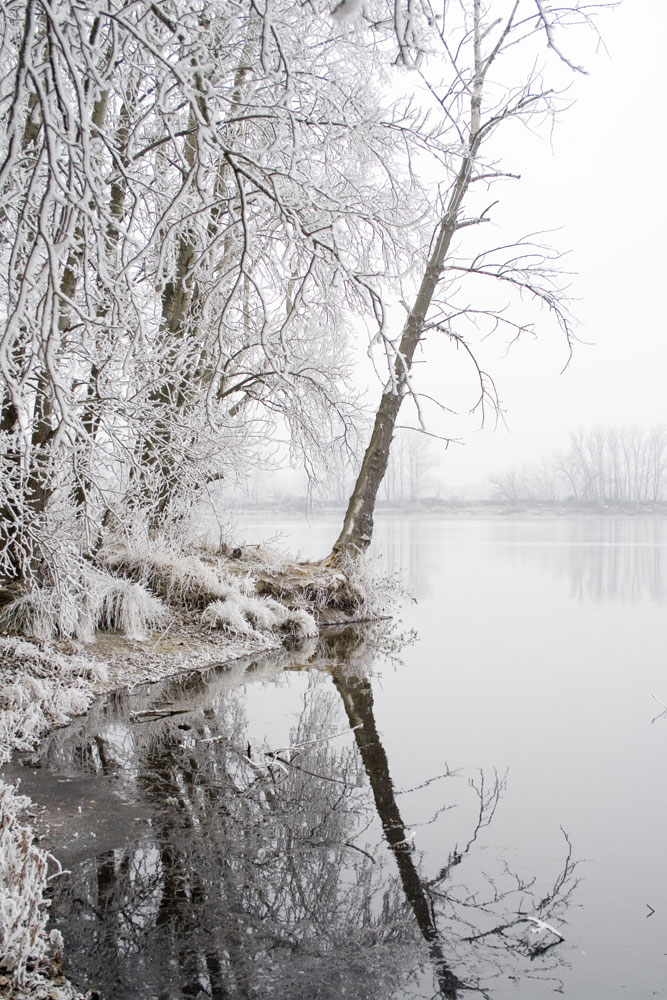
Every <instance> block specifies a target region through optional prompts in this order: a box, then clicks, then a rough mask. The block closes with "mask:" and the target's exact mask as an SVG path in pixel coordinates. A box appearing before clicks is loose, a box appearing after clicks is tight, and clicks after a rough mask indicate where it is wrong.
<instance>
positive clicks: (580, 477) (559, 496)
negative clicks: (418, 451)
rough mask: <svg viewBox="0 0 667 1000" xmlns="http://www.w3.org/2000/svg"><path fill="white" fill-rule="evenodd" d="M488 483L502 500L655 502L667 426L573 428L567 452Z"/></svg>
mask: <svg viewBox="0 0 667 1000" xmlns="http://www.w3.org/2000/svg"><path fill="white" fill-rule="evenodd" d="M490 482H491V485H492V487H493V495H492V499H493V500H496V501H498V502H501V503H510V504H524V503H558V502H561V501H563V500H569V501H574V502H576V503H581V504H624V503H632V504H636V503H658V502H660V501H662V500H665V499H667V488H666V487H667V428H666V427H663V426H659V427H653V428H651V429H649V430H642V429H641V428H638V427H593V428H591V429H589V430H584V429H579V430H576V431H572V432H571V433H570V440H569V447H568V448H567V449H566V450H565V451H562V452H557V453H554V454H553V455H551V456H548V457H545V458H543V459H542V461H541V462H537V463H534V464H532V465H525V466H522V467H521V468H515V469H511V470H510V471H508V472H505V473H502V474H500V475H495V476H492V477H491V479H490Z"/></svg>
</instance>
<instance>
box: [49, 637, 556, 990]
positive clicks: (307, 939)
mask: <svg viewBox="0 0 667 1000" xmlns="http://www.w3.org/2000/svg"><path fill="white" fill-rule="evenodd" d="M374 648H375V647H374V644H373V642H372V640H371V639H370V638H369V635H368V631H365V632H363V631H361V630H354V629H346V630H344V631H343V632H342V633H339V634H338V635H337V636H333V637H331V639H330V640H329V641H328V643H320V644H319V646H318V648H317V649H316V650H315V651H314V652H312V653H311V655H309V656H306V655H304V654H303V653H302V654H301V655H299V654H298V653H295V654H293V656H292V658H291V661H289V662H287V663H286V664H280V663H278V664H277V665H276V667H275V669H281V667H282V666H287V667H288V668H289V667H291V668H292V669H304V668H305V667H308V668H311V674H310V675H309V681H308V687H307V692H306V696H305V697H304V698H303V708H302V711H301V712H300V715H299V717H298V721H297V723H296V725H295V727H294V729H293V731H292V733H291V735H290V746H289V747H284V748H282V749H274V750H272V751H268V750H259V749H258V748H257V747H255V746H253V745H252V739H251V736H250V728H249V724H248V719H247V718H246V711H245V698H244V694H245V693H244V691H243V690H241V689H240V687H238V686H236V687H235V686H234V684H233V683H228V684H227V685H225V684H222V683H221V682H220V681H219V680H218V681H216V680H215V679H213V681H211V682H208V683H207V681H206V679H202V678H199V679H197V678H194V679H191V680H190V682H189V684H188V686H187V687H181V688H178V687H177V686H175V685H172V686H171V687H169V686H167V687H165V688H164V689H163V691H162V695H161V698H162V701H161V703H160V704H162V705H172V706H173V705H174V704H177V706H178V708H179V709H180V711H179V712H178V714H175V713H174V711H172V710H170V709H168V708H166V709H165V708H163V707H160V704H158V705H157V706H154V707H153V708H152V709H151V710H150V714H149V710H144V711H142V712H139V713H136V712H135V719H134V721H130V720H129V719H128V718H127V717H124V716H123V715H122V714H119V712H121V713H122V711H123V709H124V706H122V705H119V704H116V705H115V706H114V713H112V716H113V717H107V718H106V720H104V719H103V720H101V721H100V719H99V718H98V720H97V727H98V729H97V731H94V729H89V730H88V731H86V730H85V729H84V727H83V726H82V725H81V724H79V725H78V727H76V726H75V727H71V728H70V730H69V731H68V730H64V731H62V732H61V733H59V734H56V735H55V736H54V737H53V738H52V740H51V741H50V743H48V744H47V746H46V748H45V753H46V756H47V759H48V760H50V761H51V763H53V761H59V763H60V765H61V766H62V764H63V763H64V762H67V764H68V767H70V768H71V767H72V766H74V764H75V763H76V762H78V764H79V766H81V765H82V764H83V765H85V766H87V767H88V768H89V769H90V768H91V767H93V768H95V769H97V770H99V771H100V772H102V771H108V768H109V767H114V768H116V769H118V768H120V769H121V771H122V772H123V773H124V775H125V776H126V778H127V776H128V775H129V776H130V778H129V779H128V780H126V781H125V783H120V784H119V787H120V788H122V794H123V795H124V796H125V797H126V798H127V797H128V795H131V796H132V797H133V798H134V799H135V800H136V801H137V802H139V801H141V802H143V803H144V807H146V806H147V809H148V813H149V819H148V822H147V826H146V828H145V831H144V833H143V835H142V836H141V837H140V838H139V839H138V840H137V841H135V842H133V843H131V844H130V845H127V846H124V847H117V848H115V849H114V850H110V851H107V852H105V853H103V854H101V855H99V856H98V857H97V858H95V859H94V860H93V861H87V862H85V863H83V864H80V865H79V866H78V867H75V868H74V870H73V873H72V874H71V875H68V876H64V877H62V878H59V879H56V880H55V882H54V894H53V901H52V913H53V919H54V923H55V924H56V926H58V927H60V928H61V930H62V931H63V933H64V935H65V939H66V955H67V956H68V960H69V963H70V967H69V970H68V971H69V973H70V975H71V976H72V977H73V978H74V980H75V981H76V982H77V983H78V984H80V985H82V986H86V987H87V988H89V987H91V986H93V987H96V988H98V989H99V990H100V991H101V993H102V995H103V996H104V997H106V998H108V1000H111V998H113V1000H125V998H128V1000H129V998H133V1000H148V998H156V1000H179V998H190V997H192V998H202V1000H203V998H204V997H211V998H215V1000H222V998H234V1000H236V998H253V1000H256V998H257V1000H259V998H270V997H280V998H283V1000H290V998H293V1000H301V998H303V1000H328V998H331V1000H333V998H340V997H344V996H354V997H355V998H369V1000H371V998H378V1000H380V998H382V1000H387V998H390V997H408V996H440V997H446V998H452V997H458V996H459V995H461V993H462V991H465V992H467V991H470V990H477V991H479V992H480V993H482V994H483V995H489V994H488V991H489V988H490V985H489V984H490V983H492V981H493V979H494V977H498V976H503V975H510V976H517V975H520V974H528V975H530V976H533V975H536V974H538V975H544V974H549V972H550V970H551V969H553V966H554V965H555V964H556V960H557V958H558V949H556V950H555V951H554V946H555V944H556V943H557V942H558V938H557V937H556V936H555V935H553V934H552V933H551V932H550V931H549V930H548V929H545V927H544V923H546V921H547V920H548V919H555V918H556V916H557V913H558V910H559V907H560V908H562V907H563V906H564V905H565V903H566V902H567V899H568V897H569V894H570V892H571V891H572V888H573V886H574V884H575V880H574V879H573V878H572V871H573V865H572V863H571V862H570V860H569V857H568V861H567V862H566V864H565V866H564V869H563V871H562V872H561V873H560V875H559V877H558V879H557V881H556V883H555V885H554V886H553V887H552V888H551V889H549V890H548V891H546V892H545V891H542V892H541V893H537V891H536V889H535V888H534V886H533V884H532V883H527V882H526V881H524V880H521V879H520V878H519V877H518V876H516V875H513V874H512V873H511V872H509V870H507V869H504V868H503V866H502V864H501V865H499V868H498V872H497V873H496V874H495V875H494V876H492V881H489V882H486V881H485V880H482V881H481V882H480V883H479V884H478V885H477V886H476V887H475V886H474V885H473V886H472V887H468V888H466V887H464V886H463V884H462V882H461V881H460V880H455V879H454V875H455V874H456V875H457V876H458V875H459V873H460V872H461V870H462V869H464V868H465V867H466V864H465V863H469V862H470V858H471V856H472V854H473V848H474V846H475V843H476V840H477V837H478V834H479V833H480V832H481V831H482V830H483V829H484V827H485V826H486V825H488V823H489V822H490V820H491V818H492V816H493V813H494V810H495V806H496V804H497V802H498V798H499V796H500V794H501V792H502V786H503V783H502V781H499V780H498V779H496V780H495V781H493V782H491V787H490V789H487V788H486V787H485V786H484V785H481V784H478V785H477V786H476V787H475V790H474V794H476V795H477V798H478V818H477V822H476V823H473V829H472V830H471V831H470V837H469V839H468V842H466V844H465V845H464V846H462V847H457V846H456V845H455V844H452V845H451V849H450V851H449V853H448V854H447V856H446V857H443V858H441V859H439V860H438V864H439V865H440V867H439V868H437V871H436V874H435V875H432V876H431V877H426V876H425V875H424V874H422V870H423V869H424V863H423V860H424V859H422V858H421V856H420V855H419V854H418V852H417V851H415V850H414V849H413V846H412V844H411V842H410V838H409V836H408V833H407V827H406V823H405V822H404V820H403V817H402V815H401V812H400V810H399V807H398V804H397V796H396V794H395V792H394V789H393V785H392V782H391V777H390V772H389V765H388V759H387V755H386V753H385V750H384V748H383V746H382V743H381V740H380V737H379V734H378V730H377V726H376V723H375V718H374V706H373V693H372V687H371V683H370V680H369V678H368V676H367V674H366V673H365V671H367V665H368V663H369V661H370V659H371V657H372V652H373V649H374ZM272 659H273V661H275V659H276V657H275V655H274V656H273V658H272ZM254 666H255V673H256V674H258V675H261V674H262V671H263V670H264V669H265V668H266V665H263V664H262V663H258V664H255V665H254ZM313 668H317V669H313ZM249 669H250V668H248V669H247V670H246V671H245V672H244V673H243V674H242V675H240V676H241V677H242V678H243V680H244V681H246V682H247V681H248V679H249V672H248V670H249ZM274 672H275V670H274ZM332 680H333V684H332V683H331V681H332ZM158 700H159V699H158ZM125 710H126V709H125ZM346 723H349V727H350V729H351V732H350V731H349V730H348V731H347V733H345V732H343V734H342V735H339V734H341V731H342V730H346V729H347V726H346ZM95 724H96V723H95V720H94V719H92V720H90V725H91V726H92V727H95ZM352 734H353V735H352ZM445 777H446V776H443V781H444V779H445ZM451 787H452V786H451V783H448V782H447V781H445V784H444V786H443V784H442V783H440V782H434V783H433V785H432V788H433V789H434V790H435V789H439V792H438V793H437V795H436V800H434V801H436V806H435V808H436V809H439V808H440V807H441V806H443V804H444V802H443V800H444V799H445V797H446V794H445V790H447V793H448V792H449V789H450V788H451ZM387 845H388V847H389V850H387ZM464 862H465V863H464ZM485 863H487V864H488V858H485ZM436 867H437V866H436ZM471 867H472V866H471ZM397 871H398V876H397ZM473 881H478V882H479V878H478V876H477V874H475V875H474V878H473ZM540 921H541V922H542V924H540V923H539V922H540ZM533 931H538V933H536V934H534V933H532V932H533ZM420 942H421V943H420Z"/></svg>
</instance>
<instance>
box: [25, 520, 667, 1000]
mask: <svg viewBox="0 0 667 1000" xmlns="http://www.w3.org/2000/svg"><path fill="white" fill-rule="evenodd" d="M241 527H242V534H245V535H246V537H247V538H248V540H249V541H257V540H261V539H262V538H269V537H273V536H275V535H276V533H277V532H280V533H281V538H280V541H279V543H278V544H279V545H283V546H284V547H285V548H286V549H292V550H294V549H299V550H300V551H301V554H302V556H303V557H305V558H310V557H318V556H321V555H323V554H324V553H325V552H326V551H327V549H328V546H329V545H330V543H331V541H332V539H333V538H334V536H335V533H336V530H337V528H338V520H337V519H335V520H334V519H331V520H329V519H322V520H319V521H314V522H311V523H308V524H307V523H304V522H303V521H297V520H290V521H284V522H277V521H275V520H273V521H271V522H268V521H262V520H260V519H255V520H254V521H252V522H250V521H249V522H248V523H247V524H244V525H242V526H241ZM375 551H376V556H377V559H378V561H379V564H380V565H381V566H382V567H384V568H386V569H387V570H388V571H390V570H397V571H399V572H400V574H401V576H402V579H403V581H404V583H405V584H406V586H408V587H409V588H410V589H411V590H412V591H413V593H414V596H415V598H416V603H412V602H410V601H408V602H406V604H405V606H404V608H403V612H402V615H401V621H400V622H397V623H395V624H394V627H393V630H391V631H390V633H389V634H385V633H384V632H383V631H382V630H379V631H378V630H375V629H371V630H370V631H369V630H368V629H359V628H357V629H349V630H346V631H345V630H344V631H338V632H333V633H332V634H331V635H329V636H328V637H326V638H325V639H324V640H323V641H321V642H319V643H312V644H310V645H309V646H308V647H307V648H304V649H301V650H293V651H285V652H284V653H279V654H276V653H271V654H267V655H265V656H263V657H255V658H254V659H252V660H246V661H242V662H240V663H237V664H235V665H233V666H232V667H231V668H228V669H225V670H219V671H211V672H210V673H209V674H207V675H206V676H205V677H195V678H191V679H186V680H179V681H172V682H164V683H163V684H161V685H159V686H154V687H153V688H142V689H137V690H136V691H135V692H133V693H132V694H131V695H130V694H127V693H126V694H121V695H116V696H114V697H113V698H110V699H107V700H105V701H103V702H100V703H99V704H98V705H97V706H96V707H95V709H94V711H93V713H92V714H91V715H90V716H89V717H88V718H87V719H86V720H79V721H78V722H75V723H74V724H73V725H72V726H70V727H68V729H65V730H61V731H59V732H57V733H55V734H53V735H52V737H51V738H50V739H49V740H48V741H46V743H45V744H44V746H43V747H42V748H41V751H40V753H39V754H38V755H36V756H35V757H34V758H33V759H32V761H31V762H30V763H29V765H27V766H26V767H24V769H23V774H24V779H25V780H24V785H23V787H24V788H25V790H26V791H27V792H28V793H29V794H32V795H33V796H34V797H35V798H37V799H38V800H39V799H40V798H41V799H42V800H44V801H48V802H49V808H50V810H51V812H52V813H53V815H54V816H57V815H60V816H61V820H62V834H61V837H60V843H59V844H56V845H55V848H54V849H55V853H56V854H57V855H58V856H59V857H60V858H61V860H62V862H63V865H64V866H65V867H66V868H68V869H70V870H71V874H66V875H62V876H59V877H58V878H56V879H54V880H53V883H52V884H53V886H54V889H53V903H52V907H53V918H54V922H55V924H56V925H57V926H59V927H61V928H62V930H63V933H64V934H65V939H66V955H67V960H68V962H69V969H68V971H69V974H70V975H71V976H72V978H73V979H74V980H75V982H76V983H77V984H79V985H80V986H83V987H86V988H92V987H94V988H96V989H99V990H100V992H101V995H102V996H103V997H105V998H108V1000H112V998H113V1000H131V998H132V1000H181V998H186V997H196V998H202V1000H203V998H204V997H213V998H216V1000H222V998H234V1000H236V998H253V1000H255V998H257V1000H259V998H264V997H266V998H273V997H275V998H278V997H280V998H282V1000H297V998H299V1000H301V998H303V1000H318V998H322V1000H324V998H327V1000H329V998H331V1000H333V998H339V997H348V996H349V997H355V998H356V1000H358V998H366V997H367V998H377V1000H385V998H387V1000H390V998H391V1000H408V998H417V997H420V998H421V997H437V996H440V997H458V996H466V995H468V993H469V991H470V989H471V988H472V989H479V990H481V991H483V992H482V995H488V996H489V997H493V998H496V1000H506V998H509V997H512V998H516V997H519V998H521V1000H524V998H525V1000H529V998H531V1000H540V998H542V997H548V996H551V995H553V994H554V993H556V994H560V995H564V996H566V997H568V998H570V1000H597V998H605V1000H608V998H616V997H618V998H625V1000H644V998H648V997H667V986H666V985H665V984H667V879H666V875H667V865H666V862H665V853H666V848H665V844H666V843H667V791H666V783H665V760H666V759H667V758H666V754H665V749H666V745H667V711H666V710H665V708H664V706H663V705H662V704H661V703H662V702H664V703H665V705H667V669H666V659H667V656H666V647H667V642H666V635H667V522H665V521H663V520H661V519H649V518H630V517H628V518H617V517H612V516H609V517H605V518H594V517H588V518H579V519H569V518H558V519H551V518H541V517H539V518H538V517H534V518H530V519H520V518H516V517H507V518H502V519H501V518H498V519H464V518H461V519H456V520H444V519H442V520H441V519H435V518H434V519H432V518H428V519H417V518H414V517H413V518H388V517H383V518H380V519H379V522H378V525H377V538H376V543H375ZM411 630H414V635H412V636H411V635H410V632H411ZM400 633H403V638H402V639H401V636H400ZM54 789H55V792H54ZM574 862H576V866H574ZM545 925H548V926H545ZM561 937H562V939H563V940H561Z"/></svg>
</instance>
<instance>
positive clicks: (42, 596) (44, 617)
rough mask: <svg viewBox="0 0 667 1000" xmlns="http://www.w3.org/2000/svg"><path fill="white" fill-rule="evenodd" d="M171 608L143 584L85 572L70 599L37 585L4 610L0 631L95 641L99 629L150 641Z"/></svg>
mask: <svg viewBox="0 0 667 1000" xmlns="http://www.w3.org/2000/svg"><path fill="white" fill-rule="evenodd" d="M166 614H167V609H166V608H165V606H164V604H163V603H162V602H161V601H160V600H159V599H158V598H156V597H154V596H153V595H152V594H151V593H150V592H149V591H148V590H146V588H145V587H143V586H142V585H141V584H140V583H136V582H134V581H132V580H125V579H122V578H119V577H114V576H110V575H109V574H108V573H103V572H100V571H99V570H96V569H93V568H92V567H91V568H86V569H85V571H84V572H82V574H81V576H80V578H79V579H78V580H77V581H76V587H72V589H71V592H70V593H69V594H67V595H64V594H63V593H60V592H56V591H55V590H54V589H53V588H50V587H37V586H34V587H32V588H31V589H30V590H29V591H28V592H27V593H24V594H20V595H19V596H17V597H15V598H14V599H13V600H11V601H9V602H8V603H7V604H5V606H4V607H3V608H2V610H0V631H2V632H11V633H15V634H19V635H24V636H28V637H31V638H35V639H39V640H41V641H43V642H45V641H48V640H49V639H52V638H54V637H56V636H59V637H61V638H62V637H74V638H76V639H79V640H81V641H83V642H91V641H92V640H93V638H94V637H95V633H96V631H97V630H98V629H106V630H109V631H114V632H123V633H124V634H125V635H126V636H127V637H128V638H130V639H140V638H145V636H146V635H147V633H148V632H149V631H150V630H151V629H152V628H154V627H156V626H157V625H159V624H160V623H161V622H163V621H164V619H165V617H166Z"/></svg>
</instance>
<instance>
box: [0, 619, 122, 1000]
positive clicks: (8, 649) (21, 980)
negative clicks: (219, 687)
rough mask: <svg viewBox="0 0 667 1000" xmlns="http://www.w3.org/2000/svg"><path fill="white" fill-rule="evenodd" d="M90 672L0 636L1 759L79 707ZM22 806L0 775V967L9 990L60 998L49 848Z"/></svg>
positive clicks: (65, 990)
mask: <svg viewBox="0 0 667 1000" xmlns="http://www.w3.org/2000/svg"><path fill="white" fill-rule="evenodd" d="M96 676H97V677H103V669H102V668H101V667H100V666H99V665H97V666H96V665H94V664H92V663H91V662H90V661H88V660H85V659H83V658H82V657H74V656H67V657H66V656H62V655H59V654H57V653H54V652H45V651H43V650H40V649H38V648H37V647H36V646H34V645H33V644H32V643H29V642H25V641H23V640H20V639H7V638H0V763H4V762H6V761H7V760H9V758H10V756H11V753H12V751H13V750H17V749H18V750H27V749H30V748H31V747H33V746H34V745H35V744H36V742H37V740H38V739H39V737H40V736H42V735H43V734H44V733H46V732H47V731H48V730H50V729H53V728H54V726H59V725H64V724H65V723H67V722H69V720H70V719H71V718H72V717H73V716H75V715H80V714H81V713H83V712H85V711H86V709H87V708H88V706H89V705H90V703H91V701H92V699H93V681H94V680H95V678H96ZM28 805H29V800H28V799H27V798H25V797H24V796H19V795H17V794H16V791H15V789H14V788H12V787H11V786H10V785H8V784H7V783H5V782H2V781H0V971H2V972H3V973H5V975H6V978H7V980H8V982H9V984H10V989H11V993H10V995H11V996H13V997H16V998H18V997H20V996H37V995H38V993H39V992H40V987H41V988H42V993H43V995H44V996H47V995H49V996H53V997H54V998H56V997H61V998H63V1000H64V998H70V997H73V996H74V995H75V992H74V991H73V990H72V988H71V987H70V986H69V984H67V983H66V982H64V981H62V983H61V984H60V985H58V986H57V987H55V986H54V983H53V981H52V976H51V970H50V969H49V967H48V964H47V965H46V966H45V963H48V962H50V961H52V960H56V961H57V960H58V957H59V954H60V949H61V945H62V942H61V939H60V936H59V935H58V933H57V932H56V931H52V932H51V933H50V934H48V933H47V930H46V924H47V919H48V907H47V905H46V903H45V900H44V891H45V889H46V884H47V877H48V876H47V868H48V855H47V854H46V853H45V852H44V851H42V850H41V849H40V848H38V847H36V846H35V845H34V843H33V831H32V829H31V828H30V827H29V826H26V825H24V824H23V823H22V822H20V821H19V818H18V816H19V814H20V813H21V811H22V810H24V809H25V808H26V807H27V806H28ZM47 990H48V992H47Z"/></svg>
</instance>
